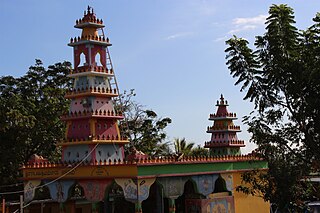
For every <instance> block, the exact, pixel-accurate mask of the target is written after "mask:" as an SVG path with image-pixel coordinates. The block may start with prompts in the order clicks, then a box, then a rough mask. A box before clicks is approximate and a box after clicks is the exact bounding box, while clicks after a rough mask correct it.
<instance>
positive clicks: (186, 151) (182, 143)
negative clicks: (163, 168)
mask: <svg viewBox="0 0 320 213" xmlns="http://www.w3.org/2000/svg"><path fill="white" fill-rule="evenodd" d="M173 143H174V151H175V153H176V154H178V155H180V154H183V155H184V156H190V155H191V154H192V150H193V146H194V143H192V142H191V143H188V142H187V141H186V139H185V138H182V139H180V138H175V139H174V141H173Z"/></svg>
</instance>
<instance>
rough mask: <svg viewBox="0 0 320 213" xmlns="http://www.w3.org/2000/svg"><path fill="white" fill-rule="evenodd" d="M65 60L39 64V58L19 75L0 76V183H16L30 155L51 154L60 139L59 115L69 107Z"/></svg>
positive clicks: (63, 130)
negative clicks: (21, 168) (44, 64)
mask: <svg viewBox="0 0 320 213" xmlns="http://www.w3.org/2000/svg"><path fill="white" fill-rule="evenodd" d="M70 66H71V64H70V63H69V62H63V63H56V64H55V65H52V66H49V67H48V69H46V68H44V67H43V64H42V62H41V61H40V60H36V64H35V65H34V66H31V67H30V68H29V71H28V72H27V73H26V75H24V76H22V77H20V78H14V77H12V76H4V77H1V78H0V141H1V143H0V184H1V185H2V184H8V183H12V182H16V181H17V180H16V179H17V177H18V176H19V172H18V171H19V167H20V166H21V165H22V164H23V163H26V162H27V161H28V160H29V158H30V157H31V155H33V154H38V155H42V156H43V157H46V158H50V157H53V156H55V155H54V153H55V151H56V147H55V144H56V142H57V141H60V140H62V139H63V138H64V133H65V126H64V123H62V122H60V116H61V115H62V113H63V112H65V111H66V110H67V109H68V107H69V102H68V101H67V100H66V99H65V98H64V95H65V91H66V89H67V88H69V86H70V80H69V79H68V78H67V77H66V75H67V74H68V73H69V71H70V68H71V67H70Z"/></svg>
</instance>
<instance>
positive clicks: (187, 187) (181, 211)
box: [175, 180, 205, 213]
mask: <svg viewBox="0 0 320 213" xmlns="http://www.w3.org/2000/svg"><path fill="white" fill-rule="evenodd" d="M204 198H205V196H203V195H201V194H199V193H198V192H197V187H196V184H195V183H194V182H193V181H192V180H188V181H187V182H186V183H185V184H184V190H183V194H182V195H181V196H180V197H178V198H177V199H176V200H175V204H176V213H185V212H186V208H185V201H186V199H204Z"/></svg>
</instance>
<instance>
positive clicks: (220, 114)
mask: <svg viewBox="0 0 320 213" xmlns="http://www.w3.org/2000/svg"><path fill="white" fill-rule="evenodd" d="M216 106H217V107H218V109H217V112H216V113H214V114H210V115H209V120H210V121H213V125H212V126H209V127H207V133H211V140H210V141H208V142H205V146H204V147H205V148H210V151H211V154H212V155H214V156H217V155H239V154H240V147H244V146H245V144H244V141H243V140H239V139H238V136H237V133H238V132H241V130H240V126H235V125H234V124H233V121H234V120H236V119H237V115H236V113H232V112H228V109H227V106H229V105H228V101H226V100H225V99H224V97H223V95H221V97H220V101H217V104H216Z"/></svg>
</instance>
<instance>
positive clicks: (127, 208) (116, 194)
mask: <svg viewBox="0 0 320 213" xmlns="http://www.w3.org/2000/svg"><path fill="white" fill-rule="evenodd" d="M134 209H135V207H134V203H131V202H129V201H127V200H126V199H125V198H124V194H123V190H122V188H121V187H120V186H119V185H118V184H116V183H115V182H114V183H112V184H111V186H110V187H109V189H108V193H107V196H106V198H105V206H104V211H103V212H104V213H107V212H108V213H117V212H123V213H132V212H135V211H134Z"/></svg>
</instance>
